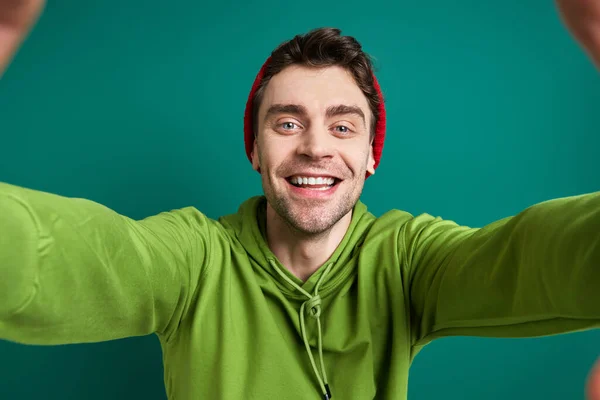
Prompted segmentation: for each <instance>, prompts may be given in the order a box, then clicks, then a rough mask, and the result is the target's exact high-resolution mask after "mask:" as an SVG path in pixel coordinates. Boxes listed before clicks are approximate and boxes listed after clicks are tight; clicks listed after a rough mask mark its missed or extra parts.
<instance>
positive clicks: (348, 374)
mask: <svg viewBox="0 0 600 400" xmlns="http://www.w3.org/2000/svg"><path fill="white" fill-rule="evenodd" d="M264 210H265V200H264V198H262V197H256V198H252V199H250V200H248V201H247V202H245V203H244V204H242V205H241V207H240V209H239V211H238V212H237V213H236V214H234V215H230V216H226V217H223V218H221V219H219V220H218V221H215V220H211V219H208V218H207V217H206V216H204V215H203V214H202V213H200V212H199V211H198V210H196V209H194V208H184V209H180V210H173V211H170V212H164V213H161V214H158V215H155V216H152V217H149V218H146V219H143V220H140V221H134V220H132V219H129V218H127V217H125V216H122V215H119V214H117V213H115V212H113V211H111V210H110V209H107V208H106V207H104V206H102V205H99V204H97V203H94V202H91V201H88V200H83V199H72V198H65V197H61V196H57V195H53V194H49V193H43V192H39V191H33V190H29V189H24V188H20V187H16V186H12V185H7V184H2V183H0V338H4V339H7V340H11V341H15V342H19V343H25V344H43V345H52V344H59V343H83V342H97V341H106V340H112V339H118V338H124V337H128V336H139V335H147V334H151V333H156V334H157V335H158V337H159V338H160V342H161V346H162V349H163V356H164V365H165V384H166V390H167V394H168V396H169V398H170V399H176V400H184V399H185V400H187V399H190V400H191V399H214V400H218V399H319V398H325V397H324V395H323V392H324V391H326V389H325V388H324V386H325V383H328V385H329V387H330V388H331V392H332V394H333V398H337V399H344V400H352V399H360V400H365V399H373V398H378V399H383V398H384V399H405V398H406V393H407V384H408V370H409V367H410V364H411V361H412V359H413V357H414V356H415V355H416V354H417V352H418V351H419V349H421V348H422V346H424V345H425V344H427V343H428V342H430V341H431V340H432V339H435V338H438V337H441V336H449V335H477V336H494V337H525V336H539V335H548V334H558V333H564V332H572V331H576V330H583V329H591V328H598V327H600V193H594V194H588V195H582V196H576V197H569V198H562V199H555V200H551V201H547V202H544V203H540V204H537V205H535V206H533V207H530V208H528V209H526V210H524V211H523V212H521V213H520V214H518V215H516V216H514V217H510V218H506V219H503V220H500V221H497V222H495V223H492V224H490V225H488V226H486V227H484V228H481V229H476V228H468V227H462V226H459V225H457V224H455V223H453V222H451V221H447V220H442V219H440V218H434V217H432V216H430V215H420V216H417V217H413V216H411V215H409V214H408V213H406V212H402V211H397V210H394V211H390V212H388V213H386V214H385V215H383V216H381V217H379V218H376V217H374V216H373V215H372V214H370V213H369V212H368V211H367V209H366V207H365V206H364V205H363V204H362V203H360V202H359V203H358V204H357V205H356V207H355V208H354V212H353V216H352V222H351V225H350V228H349V229H348V232H347V233H346V235H345V237H344V239H343V241H342V243H341V244H340V245H339V247H338V248H337V249H336V251H335V253H334V254H333V255H332V256H331V257H330V258H329V260H328V261H327V262H326V263H325V264H324V265H323V266H322V267H321V268H320V269H319V270H318V271H317V272H316V273H315V274H314V275H313V276H311V277H310V279H308V280H307V281H306V282H302V281H300V280H299V279H297V278H296V277H295V276H293V275H292V274H291V273H289V272H288V271H287V270H286V269H285V268H284V267H283V266H282V265H281V264H280V263H279V261H278V260H277V258H276V257H275V256H274V255H273V253H272V252H271V251H270V250H269V247H268V245H267V243H266V242H265V239H264V237H265V235H264V226H265V212H264ZM300 310H304V311H303V312H304V315H303V316H302V317H301V315H300ZM301 325H303V327H302V326H301ZM303 328H304V329H303ZM305 342H307V343H308V344H309V348H308V349H307V347H306V345H305ZM319 347H321V351H319ZM307 350H308V351H307ZM309 354H310V356H309ZM321 354H322V357H321ZM313 363H314V364H313ZM323 368H324V370H323Z"/></svg>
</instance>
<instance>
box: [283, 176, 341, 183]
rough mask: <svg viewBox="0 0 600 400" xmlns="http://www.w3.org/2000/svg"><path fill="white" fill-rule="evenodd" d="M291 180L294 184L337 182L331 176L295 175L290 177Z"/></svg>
mask: <svg viewBox="0 0 600 400" xmlns="http://www.w3.org/2000/svg"><path fill="white" fill-rule="evenodd" d="M290 182H291V183H293V184H294V185H333V184H334V183H335V179H334V178H329V177H321V176H319V177H317V178H315V177H312V176H311V177H303V176H293V177H292V178H290Z"/></svg>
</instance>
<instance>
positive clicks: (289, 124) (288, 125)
mask: <svg viewBox="0 0 600 400" xmlns="http://www.w3.org/2000/svg"><path fill="white" fill-rule="evenodd" d="M281 127H282V128H283V129H285V130H292V129H294V128H296V124H295V123H293V122H284V123H283V124H281Z"/></svg>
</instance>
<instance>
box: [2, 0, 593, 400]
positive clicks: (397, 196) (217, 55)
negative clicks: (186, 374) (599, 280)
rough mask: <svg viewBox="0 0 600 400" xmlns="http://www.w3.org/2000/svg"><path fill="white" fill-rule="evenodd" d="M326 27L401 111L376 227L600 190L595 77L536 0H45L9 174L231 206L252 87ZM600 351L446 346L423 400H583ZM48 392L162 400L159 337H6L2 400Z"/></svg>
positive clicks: (492, 212) (375, 180) (466, 342)
mask: <svg viewBox="0 0 600 400" xmlns="http://www.w3.org/2000/svg"><path fill="white" fill-rule="evenodd" d="M319 26H336V27H340V28H342V30H343V32H344V33H345V34H349V35H354V36H356V37H357V38H358V39H359V40H360V41H361V43H362V44H363V46H364V48H365V50H366V51H367V52H369V53H371V54H372V55H373V56H374V57H375V58H376V65H377V68H378V77H379V80H380V83H381V85H382V87H383V90H384V93H385V96H386V98H387V107H388V115H389V117H388V118H389V122H388V138H387V142H386V146H385V150H384V154H383V159H382V162H381V166H380V168H379V169H378V171H377V174H376V175H375V176H374V177H372V178H369V180H368V181H367V185H366V188H365V191H364V194H363V201H364V202H365V203H366V204H367V205H368V206H369V208H370V210H371V211H372V212H373V213H375V214H376V215H380V214H382V213H383V212H385V211H387V210H389V209H390V208H399V209H404V210H407V211H410V212H412V213H414V214H418V213H421V212H427V213H430V214H434V215H440V216H442V217H444V218H447V219H452V220H455V221H458V222H460V223H462V224H466V225H471V226H481V225H484V224H487V223H489V222H491V221H493V220H495V219H498V218H501V217H504V216H507V215H512V214H514V213H516V212H518V211H520V210H521V209H523V208H525V207H527V206H529V205H531V204H533V203H536V202H540V201H543V200H546V199H550V198H554V197H561V196H569V195H575V194H580V193H585V192H591V191H597V190H600V162H599V161H598V149H600V112H599V110H600V74H598V72H597V71H596V70H595V69H594V68H593V66H592V64H591V63H590V61H589V60H588V59H587V58H586V56H585V55H584V54H583V52H582V51H581V49H580V48H579V47H578V46H577V45H576V44H575V42H574V41H573V39H572V38H571V37H570V36H569V35H568V33H567V32H566V31H565V29H564V28H563V26H562V25H561V23H560V20H559V19H558V16H557V13H556V11H555V8H554V5H553V4H552V2H550V1H540V0H531V1H527V2H523V1H521V0H504V1H499V2H483V1H481V0H479V1H475V0H457V1H454V2H448V1H442V0H431V1H428V2H414V1H410V2H409V1H380V0H372V1H369V2H363V1H356V0H349V1H345V2H337V1H336V2H327V1H313V0H307V1H302V2H285V3H281V2H278V1H274V0H272V1H262V2H259V1H244V2H242V1H237V2H236V1H232V0H224V1H220V2H212V3H204V4H201V2H197V1H174V2H166V1H156V0H146V1H141V0H130V1H127V2H121V3H120V4H119V5H116V2H79V1H74V0H62V1H50V4H49V5H48V7H47V9H46V11H45V13H44V15H43V17H42V19H41V21H40V22H39V24H38V25H37V27H36V28H35V30H34V31H33V32H32V34H31V36H30V37H29V38H28V40H27V41H26V43H25V44H24V47H23V48H22V50H21V51H20V52H19V54H18V56H17V57H16V59H15V60H14V62H13V64H12V66H11V67H10V69H9V70H8V71H7V73H6V75H5V76H4V78H3V79H2V80H1V81H0V180H1V181H4V182H9V183H13V184H18V185H21V186H26V187H30V188H34V189H39V190H46V191H51V192H54V193H58V194H62V195H67V196H77V197H86V198H89V199H92V200H95V201H98V202H100V203H103V204H105V205H107V206H109V207H111V208H113V209H114V210H116V211H118V212H120V213H122V214H125V215H128V216H130V217H134V218H143V217H145V216H148V215H151V214H154V213H157V212H160V211H163V210H165V209H172V208H178V207H183V206H187V205H194V206H196V207H198V208H199V209H200V210H201V211H203V212H204V213H206V214H207V215H208V216H210V217H213V218H217V217H218V216H220V215H222V214H227V213H231V212H234V211H235V210H236V209H237V207H238V205H239V204H240V203H241V202H242V201H243V200H245V199H246V198H248V197H250V196H252V195H255V194H258V193H261V186H260V181H259V176H258V174H257V173H255V172H254V171H252V169H251V168H250V165H249V163H248V161H247V160H246V158H245V154H244V150H243V143H242V116H243V110H244V105H245V101H246V96H247V93H248V90H249V88H250V85H251V83H252V81H253V79H254V76H255V74H256V72H257V71H258V69H259V67H260V65H261V64H262V62H263V61H264V59H265V58H266V57H267V56H268V54H269V52H270V51H271V49H272V48H274V47H275V46H276V45H278V44H279V43H280V42H282V41H284V40H287V39H289V38H291V37H292V36H293V35H295V34H297V33H302V32H305V31H307V30H309V29H311V28H315V27H319ZM568 267H569V266H568V265H566V266H565V268H568ZM65 290H68V288H65ZM574 295H576V294H574ZM599 354H600V332H598V330H596V331H588V332H580V333H574V334H569V335H562V336H554V337H547V338H540V339H517V340H508V339H480V338H448V339H441V340H438V341H437V342H434V343H432V344H431V345H429V346H428V347H427V348H425V349H424V350H423V351H422V352H421V353H420V354H419V356H418V357H417V358H416V360H415V363H414V366H413V368H412V370H411V380H410V392H409V398H410V399H421V400H423V399H442V398H443V399H457V400H458V399H460V400H470V399H472V400H475V399H477V400H479V399H491V400H494V399H497V400H500V399H506V398H510V399H515V400H516V399H546V400H554V399H556V400H565V399H581V398H583V385H584V380H585V377H586V374H587V372H588V370H589V368H590V367H591V366H592V364H593V361H594V359H595V358H596V357H597V356H598V355H599ZM198 379H201V377H198ZM41 398H44V399H89V400H92V399H109V398H110V399H115V400H117V399H123V400H124V399H134V398H135V399H156V400H158V399H164V398H165V392H164V387H163V382H162V361H161V354H160V349H159V346H158V341H157V340H156V339H155V338H154V337H153V336H149V337H143V338H131V339H125V340H119V341H114V342H109V343H99V344H91V345H68V346H58V347H33V346H20V345H16V344H13V343H8V342H0V399H2V400H4V399H7V400H8V399H10V400H12V399H41Z"/></svg>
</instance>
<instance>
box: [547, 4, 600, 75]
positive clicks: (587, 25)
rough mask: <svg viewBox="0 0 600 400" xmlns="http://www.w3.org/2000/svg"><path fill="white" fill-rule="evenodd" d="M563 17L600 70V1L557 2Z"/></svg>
mask: <svg viewBox="0 0 600 400" xmlns="http://www.w3.org/2000/svg"><path fill="white" fill-rule="evenodd" d="M556 4H557V6H558V10H559V12H560V14H561V17H562V19H563V21H564V23H565V25H566V26H567V28H568V29H569V31H570V32H571V34H573V36H574V37H575V39H576V40H577V41H578V42H579V44H580V45H581V46H582V47H583V49H584V50H585V52H586V53H587V54H588V55H589V56H590V58H591V59H592V61H593V62H594V64H595V65H596V67H597V68H598V69H600V0H556Z"/></svg>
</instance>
